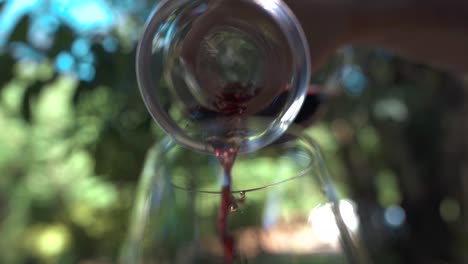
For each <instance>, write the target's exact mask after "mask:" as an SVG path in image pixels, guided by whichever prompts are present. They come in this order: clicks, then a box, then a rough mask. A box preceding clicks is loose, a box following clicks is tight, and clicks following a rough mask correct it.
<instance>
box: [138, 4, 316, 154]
mask: <svg viewBox="0 0 468 264" xmlns="http://www.w3.org/2000/svg"><path fill="white" fill-rule="evenodd" d="M309 75H310V62H309V54H308V45H307V42H306V40H305V37H304V33H303V32H302V29H301V27H300V25H299V23H298V22H297V20H296V18H295V17H294V15H293V13H292V12H291V11H290V10H289V8H288V7H287V6H286V5H285V4H284V3H283V2H282V1H280V0H217V1H213V0H195V1H192V0H175V1H161V3H160V4H159V5H158V6H157V8H156V9H155V12H153V14H152V15H151V16H150V18H149V20H148V22H147V24H146V27H145V31H144V33H143V37H142V39H141V41H140V43H139V47H138V52H137V77H138V83H139V87H140V90H141V93H142V95H143V99H144V101H145V104H146V106H147V108H148V110H149V112H150V113H151V115H152V116H153V117H154V119H155V120H156V121H157V122H158V124H159V125H160V126H161V127H162V128H163V129H164V130H165V131H166V132H168V133H169V134H171V135H172V136H173V137H174V139H175V140H176V141H178V142H179V143H180V144H182V145H185V146H187V147H189V148H192V149H194V150H197V151H202V152H209V153H213V152H214V151H215V148H214V147H213V142H230V143H232V144H235V145H237V146H238V147H239V149H240V152H248V151H254V150H255V149H258V148H261V147H263V146H265V145H267V144H269V143H271V142H272V141H274V140H275V139H276V138H278V137H279V136H281V134H282V133H283V132H284V131H285V130H286V129H287V127H288V126H289V125H290V124H291V123H292V121H293V120H294V117H295V116H296V115H297V113H298V112H299V109H300V107H301V105H302V103H303V100H304V97H305V93H306V91H307V86H308V82H309V78H310V76H309ZM266 112H268V117H269V118H268V119H264V117H265V113H266Z"/></svg>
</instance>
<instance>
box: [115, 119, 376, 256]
mask: <svg viewBox="0 0 468 264" xmlns="http://www.w3.org/2000/svg"><path fill="white" fill-rule="evenodd" d="M222 174H223V173H222V169H221V167H220V166H219V162H218V159H217V158H216V157H215V156H214V155H208V154H202V153H200V152H196V151H193V150H190V149H188V148H184V147H183V146H180V145H177V144H175V142H174V141H173V140H172V139H171V138H167V139H166V140H165V141H163V142H162V143H161V144H159V145H158V146H157V147H155V148H153V149H152V150H151V151H150V153H149V156H148V160H147V161H146V164H145V167H144V170H143V173H142V178H141V182H140V186H139V189H138V195H137V199H136V202H135V208H134V213H133V215H132V217H131V224H130V231H129V235H128V238H127V240H126V242H125V244H124V246H123V250H122V252H121V253H122V254H121V258H120V261H121V263H122V264H123V263H125V264H146V263H171V264H172V263H177V264H178V263H224V264H226V263H329V264H335V263H360V264H361V263H368V262H367V260H366V257H365V254H364V252H362V251H360V247H359V241H358V240H357V236H356V235H355V232H357V231H356V221H357V219H356V214H355V212H353V209H352V208H351V210H350V204H349V203H348V204H347V203H343V201H340V200H339V199H338V197H337V193H336V191H335V188H334V186H333V184H332V182H331V180H330V178H329V176H328V173H327V170H326V167H325V164H324V162H323V160H322V157H321V154H320V150H319V148H318V147H317V145H316V144H315V142H314V141H313V140H312V139H310V138H309V137H308V136H306V135H305V134H303V133H302V132H300V130H298V129H297V128H295V127H290V128H289V129H288V130H287V132H286V133H285V135H284V136H283V137H282V138H280V139H279V140H278V141H276V142H275V143H273V144H271V145H269V146H267V147H265V148H262V149H260V150H258V151H256V152H249V153H244V154H239V155H238V157H237V160H236V162H235V164H234V167H233V172H232V177H233V178H232V181H233V182H232V196H233V199H235V203H233V204H232V206H231V207H230V208H229V209H230V213H229V216H228V217H229V219H228V221H227V222H228V225H227V232H228V234H224V236H223V235H221V234H220V232H219V229H217V226H218V225H219V221H220V218H219V217H220V208H221V204H220V203H221V201H222V195H221V194H220V190H221V186H222ZM344 211H346V212H344ZM343 213H344V214H343ZM343 216H345V217H343ZM353 221H354V223H353ZM226 235H228V236H229V238H230V240H229V241H226ZM230 254H232V255H233V257H232V258H228V255H230ZM315 261H316V262H315Z"/></svg>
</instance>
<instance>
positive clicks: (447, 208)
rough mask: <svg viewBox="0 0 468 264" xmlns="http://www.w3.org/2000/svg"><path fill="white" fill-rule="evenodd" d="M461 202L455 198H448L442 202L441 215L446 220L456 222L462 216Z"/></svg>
mask: <svg viewBox="0 0 468 264" xmlns="http://www.w3.org/2000/svg"><path fill="white" fill-rule="evenodd" d="M460 213H461V208H460V203H459V202H458V201H457V200H455V199H453V198H446V199H444V200H443V201H442V202H441V203H440V216H441V217H442V219H444V220H445V221H446V222H455V221H456V220H458V219H459V218H460Z"/></svg>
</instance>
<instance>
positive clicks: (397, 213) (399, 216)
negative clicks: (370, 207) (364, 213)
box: [384, 205, 406, 227]
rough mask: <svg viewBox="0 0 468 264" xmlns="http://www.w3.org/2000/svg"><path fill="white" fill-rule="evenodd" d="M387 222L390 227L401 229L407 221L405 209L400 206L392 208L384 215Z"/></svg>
mask: <svg viewBox="0 0 468 264" xmlns="http://www.w3.org/2000/svg"><path fill="white" fill-rule="evenodd" d="M384 218H385V222H386V223H387V224H388V225H389V226H390V227H400V226H401V225H403V223H404V222H405V220H406V213H405V210H403V208H401V207H400V206H398V205H394V206H390V207H388V208H387V209H386V210H385V213H384Z"/></svg>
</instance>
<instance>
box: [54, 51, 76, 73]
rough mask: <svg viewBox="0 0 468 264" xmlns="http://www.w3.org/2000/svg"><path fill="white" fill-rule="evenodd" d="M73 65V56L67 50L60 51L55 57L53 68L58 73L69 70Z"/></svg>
mask: <svg viewBox="0 0 468 264" xmlns="http://www.w3.org/2000/svg"><path fill="white" fill-rule="evenodd" d="M74 66H75V58H73V56H72V55H71V54H70V53H68V52H64V51H62V52H60V53H59V54H58V55H57V58H56V59H55V68H56V69H57V71H58V72H60V73H67V72H71V71H72V70H73V68H74Z"/></svg>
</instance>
